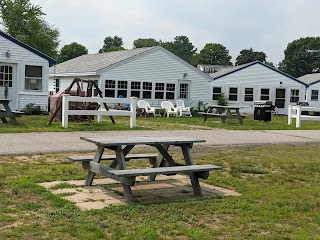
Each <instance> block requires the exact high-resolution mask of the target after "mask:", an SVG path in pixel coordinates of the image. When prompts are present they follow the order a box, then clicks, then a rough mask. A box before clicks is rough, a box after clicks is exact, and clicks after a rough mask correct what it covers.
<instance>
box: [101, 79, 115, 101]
mask: <svg viewBox="0 0 320 240" xmlns="http://www.w3.org/2000/svg"><path fill="white" fill-rule="evenodd" d="M105 88H106V89H105V91H104V95H105V97H113V98H114V97H115V92H116V81H114V80H106V82H105Z"/></svg>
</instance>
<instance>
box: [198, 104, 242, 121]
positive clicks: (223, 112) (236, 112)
mask: <svg viewBox="0 0 320 240" xmlns="http://www.w3.org/2000/svg"><path fill="white" fill-rule="evenodd" d="M198 114H199V115H201V116H202V117H203V121H204V122H205V121H207V119H208V117H219V118H220V119H221V122H222V123H225V122H226V119H239V121H240V124H243V120H242V119H244V118H245V117H246V116H244V115H241V114H240V107H237V106H221V105H208V110H207V112H199V113H198Z"/></svg>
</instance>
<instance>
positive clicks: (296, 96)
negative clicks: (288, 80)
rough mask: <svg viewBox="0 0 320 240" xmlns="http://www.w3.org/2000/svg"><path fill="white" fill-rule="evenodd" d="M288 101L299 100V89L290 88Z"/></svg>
mask: <svg viewBox="0 0 320 240" xmlns="http://www.w3.org/2000/svg"><path fill="white" fill-rule="evenodd" d="M290 102H299V90H297V89H291V95H290Z"/></svg>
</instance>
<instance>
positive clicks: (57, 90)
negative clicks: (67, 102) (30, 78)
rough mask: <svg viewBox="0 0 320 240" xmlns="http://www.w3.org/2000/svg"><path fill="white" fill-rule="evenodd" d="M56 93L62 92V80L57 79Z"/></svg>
mask: <svg viewBox="0 0 320 240" xmlns="http://www.w3.org/2000/svg"><path fill="white" fill-rule="evenodd" d="M55 85H56V93H57V92H59V91H60V79H55Z"/></svg>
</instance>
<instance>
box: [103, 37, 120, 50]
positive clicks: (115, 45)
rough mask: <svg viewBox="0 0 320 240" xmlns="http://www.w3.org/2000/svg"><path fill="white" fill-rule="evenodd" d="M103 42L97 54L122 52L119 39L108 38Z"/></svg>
mask: <svg viewBox="0 0 320 240" xmlns="http://www.w3.org/2000/svg"><path fill="white" fill-rule="evenodd" d="M103 42H104V44H103V47H102V48H101V49H100V50H99V53H103V52H112V51H119V50H124V48H123V47H122V45H123V41H122V38H121V37H118V36H114V37H111V36H109V37H106V38H105V39H104V41H103Z"/></svg>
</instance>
